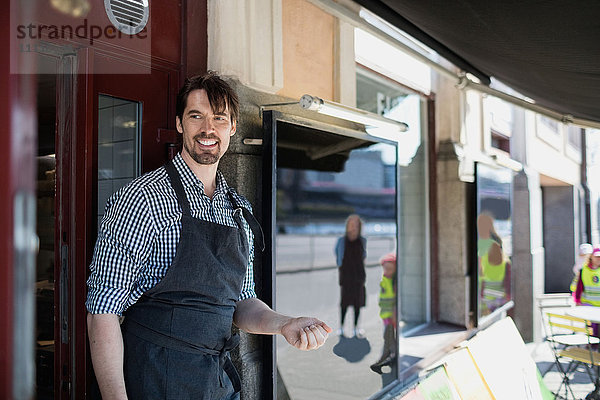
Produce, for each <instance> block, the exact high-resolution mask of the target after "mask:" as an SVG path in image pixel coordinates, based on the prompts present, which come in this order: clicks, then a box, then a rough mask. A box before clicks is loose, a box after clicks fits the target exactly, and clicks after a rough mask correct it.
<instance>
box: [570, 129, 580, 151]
mask: <svg viewBox="0 0 600 400" xmlns="http://www.w3.org/2000/svg"><path fill="white" fill-rule="evenodd" d="M567 132H568V133H567V134H568V139H569V144H570V145H571V146H572V147H574V148H576V149H577V150H581V127H579V126H575V125H569V127H568V130H567Z"/></svg>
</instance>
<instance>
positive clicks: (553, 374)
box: [526, 342, 594, 399]
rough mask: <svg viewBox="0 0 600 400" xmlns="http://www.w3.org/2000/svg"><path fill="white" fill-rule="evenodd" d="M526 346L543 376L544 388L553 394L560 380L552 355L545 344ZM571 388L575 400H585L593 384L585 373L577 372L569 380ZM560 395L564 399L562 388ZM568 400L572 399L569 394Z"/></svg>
mask: <svg viewBox="0 0 600 400" xmlns="http://www.w3.org/2000/svg"><path fill="white" fill-rule="evenodd" d="M526 346H527V349H528V350H529V352H530V354H531V357H532V358H533V360H534V361H535V363H536V364H537V367H538V369H539V370H540V372H541V373H542V375H543V376H544V383H545V384H546V387H547V388H548V389H550V391H552V392H553V393H555V392H556V390H557V389H558V387H559V386H560V383H561V380H562V378H561V376H560V374H559V373H558V370H557V368H556V365H555V364H554V356H553V355H552V350H551V349H550V346H549V345H548V343H547V342H543V343H527V344H526ZM546 371H547V372H546ZM571 388H572V389H573V393H574V394H575V397H576V398H577V399H585V396H587V394H588V393H589V392H591V391H592V390H593V389H594V384H593V383H591V382H590V377H589V376H588V375H587V373H585V372H583V371H582V372H579V371H577V372H575V374H574V375H573V377H572V379H571ZM560 394H561V396H562V398H563V399H564V398H565V397H564V395H565V392H564V387H563V388H562V389H561V391H560ZM559 398H561V397H559ZM568 399H572V397H571V394H570V393H569V397H568Z"/></svg>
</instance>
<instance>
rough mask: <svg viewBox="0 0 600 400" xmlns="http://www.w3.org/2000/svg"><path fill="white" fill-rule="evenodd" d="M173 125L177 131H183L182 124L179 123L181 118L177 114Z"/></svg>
mask: <svg viewBox="0 0 600 400" xmlns="http://www.w3.org/2000/svg"><path fill="white" fill-rule="evenodd" d="M175 127H176V128H177V132H179V133H183V126H182V125H181V119H180V118H179V116H177V117H175Z"/></svg>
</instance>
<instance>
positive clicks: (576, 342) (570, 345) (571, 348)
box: [546, 313, 600, 399]
mask: <svg viewBox="0 0 600 400" xmlns="http://www.w3.org/2000/svg"><path fill="white" fill-rule="evenodd" d="M546 317H547V324H548V327H549V331H550V335H549V336H548V337H547V338H546V340H547V341H548V343H549V344H550V347H551V348H552V353H553V355H554V359H555V364H556V368H557V369H558V372H559V373H560V374H561V376H562V381H561V384H560V385H559V387H558V389H557V391H556V393H555V397H554V398H557V397H560V398H563V397H562V396H561V395H560V391H561V389H562V388H563V387H564V390H565V392H564V393H565V395H564V398H565V399H568V398H569V393H570V394H571V396H572V398H573V399H576V397H575V394H574V393H573V389H572V388H571V385H570V381H571V377H572V375H573V373H574V372H575V371H576V370H577V369H578V368H579V367H583V368H584V370H585V372H586V373H587V374H588V376H589V377H590V381H591V382H592V383H596V382H597V377H596V373H594V371H593V368H594V367H600V353H599V352H597V351H595V349H594V348H593V347H595V345H598V342H599V340H598V338H596V337H594V336H592V327H591V323H590V322H589V321H586V320H584V319H581V318H577V317H572V316H570V315H562V314H555V313H546ZM563 362H566V363H568V364H567V365H566V366H565V365H563Z"/></svg>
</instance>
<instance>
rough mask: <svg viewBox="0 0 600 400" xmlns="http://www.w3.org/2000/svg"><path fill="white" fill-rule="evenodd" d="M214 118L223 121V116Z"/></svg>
mask: <svg viewBox="0 0 600 400" xmlns="http://www.w3.org/2000/svg"><path fill="white" fill-rule="evenodd" d="M215 119H216V120H217V121H225V117H221V116H218V117H215Z"/></svg>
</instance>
